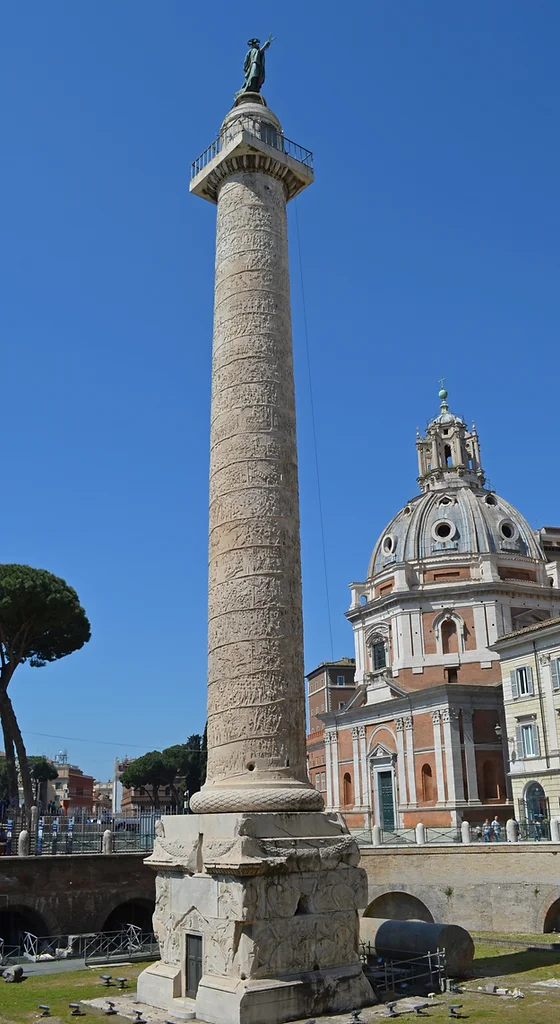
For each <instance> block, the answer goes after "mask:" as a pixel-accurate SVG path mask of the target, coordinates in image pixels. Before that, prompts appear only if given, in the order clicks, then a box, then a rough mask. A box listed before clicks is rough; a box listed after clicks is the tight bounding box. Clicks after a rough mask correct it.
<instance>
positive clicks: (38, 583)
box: [0, 564, 91, 808]
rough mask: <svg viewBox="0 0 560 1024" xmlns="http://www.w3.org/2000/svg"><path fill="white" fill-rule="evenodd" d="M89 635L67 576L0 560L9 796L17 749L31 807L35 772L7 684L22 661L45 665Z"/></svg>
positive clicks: (2, 710) (0, 679)
mask: <svg viewBox="0 0 560 1024" xmlns="http://www.w3.org/2000/svg"><path fill="white" fill-rule="evenodd" d="M90 636H91V631H90V624H89V621H88V619H87V616H86V613H85V611H84V609H83V608H82V606H81V604H80V601H79V598H78V595H77V593H76V591H75V590H74V589H73V588H72V587H70V586H68V584H67V583H66V582H65V580H63V579H61V578H60V577H59V576H54V575H53V574H52V573H50V572H47V570H46V569H33V568H32V567H31V566H29V565H13V564H7V565H0V718H1V721H2V731H3V735H4V746H5V754H6V769H7V772H8V780H9V790H10V796H11V797H15V798H16V799H17V794H18V784H17V768H16V752H17V761H18V767H19V773H20V776H21V781H22V786H23V792H24V800H25V804H26V807H27V808H29V807H30V806H31V805H32V803H33V801H34V796H33V787H32V782H31V774H30V771H29V765H28V760H27V753H26V750H25V744H24V742H23V737H22V735H21V731H20V728H19V725H18V722H17V719H16V716H15V712H14V709H13V705H12V702H11V700H10V697H9V696H8V685H9V683H10V681H11V679H12V676H13V674H14V672H15V670H16V668H17V667H18V665H22V664H24V663H25V662H28V663H29V665H31V667H32V668H41V667H42V666H44V665H46V664H47V663H48V662H52V661H57V660H58V659H59V658H64V657H66V655H68V654H72V653H73V652H74V651H77V650H79V649H80V648H81V647H83V646H84V644H86V643H87V642H88V640H89V639H90Z"/></svg>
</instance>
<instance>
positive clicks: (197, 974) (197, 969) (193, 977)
mask: <svg viewBox="0 0 560 1024" xmlns="http://www.w3.org/2000/svg"><path fill="white" fill-rule="evenodd" d="M201 977H202V936H201V935H187V995H188V996H190V997H191V999H195V998H196V993H197V989H198V983H199V981H200V979H201Z"/></svg>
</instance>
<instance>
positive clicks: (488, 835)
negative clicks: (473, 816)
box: [474, 814, 502, 843]
mask: <svg viewBox="0 0 560 1024" xmlns="http://www.w3.org/2000/svg"><path fill="white" fill-rule="evenodd" d="M474 838H475V839H484V842H485V843H499V842H500V839H501V838H502V826H501V825H500V822H499V821H498V815H497V814H496V815H495V816H494V818H493V820H492V821H490V819H489V818H485V819H484V824H483V825H477V826H476V827H475V829H474Z"/></svg>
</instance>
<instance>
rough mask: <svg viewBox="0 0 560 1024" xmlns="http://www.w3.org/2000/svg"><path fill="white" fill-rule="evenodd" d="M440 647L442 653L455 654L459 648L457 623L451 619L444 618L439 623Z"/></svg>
mask: <svg viewBox="0 0 560 1024" xmlns="http://www.w3.org/2000/svg"><path fill="white" fill-rule="evenodd" d="M441 649H442V651H443V653H444V654H457V652H458V650H459V638H458V636H457V624H456V622H455V621H454V620H453V619H445V620H444V621H443V622H442V624H441Z"/></svg>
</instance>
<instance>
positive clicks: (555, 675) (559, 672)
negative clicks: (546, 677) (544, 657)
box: [550, 658, 560, 690]
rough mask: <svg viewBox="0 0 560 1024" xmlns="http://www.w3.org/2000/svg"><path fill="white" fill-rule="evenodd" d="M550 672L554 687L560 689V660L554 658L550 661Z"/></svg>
mask: <svg viewBox="0 0 560 1024" xmlns="http://www.w3.org/2000/svg"><path fill="white" fill-rule="evenodd" d="M550 674H551V676H552V689H553V690H560V660H559V659H558V658H553V659H552V661H551V662H550Z"/></svg>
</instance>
